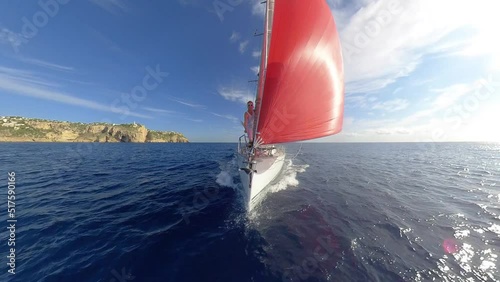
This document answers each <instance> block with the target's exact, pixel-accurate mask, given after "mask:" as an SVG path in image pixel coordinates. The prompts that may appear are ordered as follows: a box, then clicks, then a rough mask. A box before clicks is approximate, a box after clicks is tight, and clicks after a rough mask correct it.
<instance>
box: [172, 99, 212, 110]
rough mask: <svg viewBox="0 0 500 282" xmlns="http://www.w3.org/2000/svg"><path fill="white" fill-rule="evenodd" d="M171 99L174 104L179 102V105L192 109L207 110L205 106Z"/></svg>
mask: <svg viewBox="0 0 500 282" xmlns="http://www.w3.org/2000/svg"><path fill="white" fill-rule="evenodd" d="M169 99H170V100H172V101H174V102H177V103H179V104H182V105H185V106H188V107H191V108H198V109H205V108H206V106H204V105H200V104H195V103H191V102H188V101H184V100H181V99H179V98H176V97H170V98H169Z"/></svg>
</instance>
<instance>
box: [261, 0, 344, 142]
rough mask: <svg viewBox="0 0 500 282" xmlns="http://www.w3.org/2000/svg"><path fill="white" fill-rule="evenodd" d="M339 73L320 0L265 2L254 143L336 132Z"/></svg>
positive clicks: (340, 106)
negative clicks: (265, 10)
mask: <svg viewBox="0 0 500 282" xmlns="http://www.w3.org/2000/svg"><path fill="white" fill-rule="evenodd" d="M343 114H344V71H343V64H342V52H341V46H340V41H339V36H338V33H337V29H336V25H335V22H334V19H333V16H332V13H331V11H330V9H329V7H328V5H327V3H326V1H325V0H307V1H306V0H268V1H267V12H266V23H265V31H264V40H263V48H262V58H261V65H260V77H259V85H258V91H257V99H256V121H257V122H256V123H255V126H256V130H255V131H254V132H256V133H255V134H256V139H255V140H256V141H257V143H258V144H275V143H285V142H294V141H301V140H309V139H314V138H319V137H323V136H328V135H332V134H336V133H338V132H340V131H341V130H342V122H343Z"/></svg>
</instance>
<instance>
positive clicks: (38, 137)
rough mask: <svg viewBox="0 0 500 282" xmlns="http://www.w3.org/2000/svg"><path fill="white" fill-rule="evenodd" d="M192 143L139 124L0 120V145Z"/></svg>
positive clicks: (5, 118)
mask: <svg viewBox="0 0 500 282" xmlns="http://www.w3.org/2000/svg"><path fill="white" fill-rule="evenodd" d="M29 141H34V142H134V143H143V142H176V143H177V142H182V143H187V142H189V141H188V139H187V138H186V137H185V136H184V135H183V134H182V133H177V132H170V131H167V132H163V131H154V130H148V129H147V128H146V127H144V125H140V124H136V123H134V124H108V123H91V124H85V123H74V122H61V121H51V120H41V119H31V118H23V117H0V142H29Z"/></svg>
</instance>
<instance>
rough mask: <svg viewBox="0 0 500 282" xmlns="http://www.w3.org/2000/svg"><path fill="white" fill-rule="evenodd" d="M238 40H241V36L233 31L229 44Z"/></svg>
mask: <svg viewBox="0 0 500 282" xmlns="http://www.w3.org/2000/svg"><path fill="white" fill-rule="evenodd" d="M240 38H241V35H240V34H239V33H238V32H236V31H233V34H231V37H229V41H230V42H231V43H234V42H236V41H238V40H240Z"/></svg>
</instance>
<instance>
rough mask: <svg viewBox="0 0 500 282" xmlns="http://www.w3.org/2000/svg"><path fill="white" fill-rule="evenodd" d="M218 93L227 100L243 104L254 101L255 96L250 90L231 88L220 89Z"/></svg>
mask: <svg viewBox="0 0 500 282" xmlns="http://www.w3.org/2000/svg"><path fill="white" fill-rule="evenodd" d="M217 92H218V93H219V95H221V96H222V97H223V98H224V99H226V100H229V101H234V102H240V103H243V104H246V103H247V102H248V101H252V100H253V99H254V96H255V95H254V94H252V92H251V91H250V90H245V89H236V88H231V87H219V89H218V90H217Z"/></svg>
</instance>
